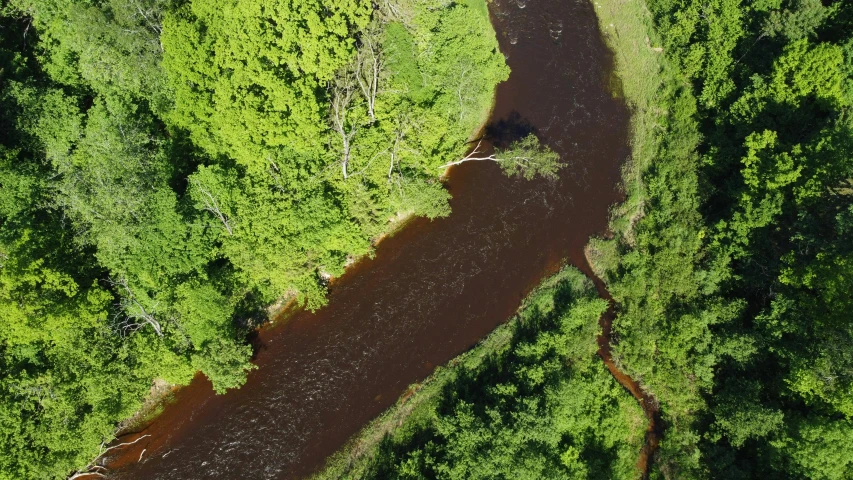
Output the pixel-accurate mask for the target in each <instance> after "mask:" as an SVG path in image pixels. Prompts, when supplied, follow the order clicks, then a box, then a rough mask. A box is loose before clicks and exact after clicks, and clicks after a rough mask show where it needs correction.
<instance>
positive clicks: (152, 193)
mask: <svg viewBox="0 0 853 480" xmlns="http://www.w3.org/2000/svg"><path fill="white" fill-rule="evenodd" d="M3 5H4V6H3V9H2V28H0V82H2V83H0V103H2V109H0V124H2V131H3V135H2V138H0V319H2V320H0V478H27V479H30V478H64V477H67V476H69V475H71V474H73V473H74V472H75V471H82V470H85V469H86V468H87V467H89V466H90V465H91V462H92V460H93V458H95V457H96V456H97V455H99V454H100V453H102V452H103V450H104V448H105V447H104V445H105V444H109V442H110V441H111V440H112V439H113V438H114V432H115V428H116V424H117V423H118V422H119V421H121V420H123V419H125V418H127V417H129V416H131V415H132V414H133V413H134V412H135V411H136V410H137V409H138V408H139V407H140V405H141V403H142V399H143V397H144V396H145V394H146V392H148V390H149V388H150V387H151V384H152V380H153V379H155V378H158V379H162V380H165V381H167V382H169V383H173V384H186V383H188V382H189V381H190V379H191V378H192V376H193V374H194V373H195V372H196V371H201V372H203V373H204V374H205V375H206V376H207V377H208V378H209V379H210V380H211V381H212V383H213V386H214V388H215V389H216V390H217V391H218V392H224V391H225V390H226V389H229V388H235V387H239V386H240V385H241V384H242V383H243V382H244V380H245V376H246V374H247V372H248V371H249V370H251V368H252V365H251V363H250V356H251V348H250V346H249V345H248V344H247V343H246V334H247V333H248V332H249V331H250V329H251V328H253V327H254V326H256V325H257V324H259V323H261V322H262V321H264V320H265V311H264V308H265V307H266V306H267V305H269V304H272V303H274V302H275V301H277V300H278V299H280V298H294V299H296V300H297V301H298V302H300V303H301V304H303V305H305V306H306V307H307V308H317V307H319V306H321V305H323V303H324V301H325V284H326V283H327V279H328V277H329V276H336V275H339V274H340V273H341V272H342V271H343V269H344V267H345V265H346V264H347V262H348V261H349V260H351V259H352V258H355V257H358V256H362V255H369V254H370V252H371V250H372V243H371V242H372V240H373V239H375V238H377V237H378V236H380V235H381V234H382V233H383V232H386V231H388V230H389V229H390V228H391V227H392V226H393V225H392V223H391V221H390V220H391V219H395V218H400V217H402V216H406V215H419V216H426V217H430V218H435V217H440V216H444V215H447V214H448V213H449V207H448V198H449V194H448V193H447V191H446V190H445V189H444V188H443V187H442V185H441V182H440V181H439V175H440V172H441V170H440V169H439V167H440V166H441V165H444V164H445V163H447V162H448V161H449V160H453V159H455V158H460V157H461V156H462V155H464V153H465V150H466V149H467V146H466V143H467V140H468V137H469V136H470V135H472V133H473V132H475V131H476V130H477V128H478V126H479V125H481V124H482V122H483V121H484V120H485V118H486V117H487V115H488V113H489V110H490V107H491V102H492V96H493V92H494V88H495V85H496V84H497V83H499V82H500V81H502V80H503V79H505V78H506V77H507V74H508V69H507V67H506V65H505V62H504V59H503V56H502V55H501V53H500V52H499V51H498V47H497V41H496V38H495V33H494V31H493V29H492V26H491V24H490V22H489V18H488V11H487V9H486V5H485V3H484V2H483V1H482V0H468V1H464V2H445V1H439V0H435V1H433V0H426V1H422V0H419V1H408V0H400V1H383V2H378V4H374V3H372V2H369V1H365V0H345V1H339V0H334V1H331V0H299V1H290V0H270V1H263V2H257V1H243V0H235V1H230V2H226V3H224V4H223V3H222V2H218V1H212V0H191V1H178V2H171V1H168V2H167V1H164V0H104V1H86V0H80V1H78V0H13V1H11V2H9V3H8V4H7V3H6V2H4V4H3ZM534 153H535V152H534Z"/></svg>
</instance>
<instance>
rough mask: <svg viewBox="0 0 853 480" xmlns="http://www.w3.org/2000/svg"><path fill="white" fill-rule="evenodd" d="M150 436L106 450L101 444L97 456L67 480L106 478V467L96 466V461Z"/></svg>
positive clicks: (143, 436)
mask: <svg viewBox="0 0 853 480" xmlns="http://www.w3.org/2000/svg"><path fill="white" fill-rule="evenodd" d="M150 436H151V435H148V434H146V435H142V436H141V437H139V438H137V439H136V440H134V441H132V442H124V443H119V444H118V445H113V446H112V447H108V448H104V447H105V443H104V442H101V446H100V448H99V449H98V455H97V456H96V457H95V458H93V459H92V461H91V462H89V464H88V465H86V466H85V467H83V468H81V469H80V470H78V471H76V472H74V474H72V475H71V476H70V477H68V479H67V480H76V479H78V478H82V477H88V476H95V477H101V478H106V474H105V473H104V472H106V471H107V467H104V466H103V465H98V464H97V462H98V460H99V459H100V458H101V457H103V456H104V454H105V453H107V452H109V451H110V450H113V449H116V448H121V447H126V446H128V445H133V444H134V443H136V442H138V441H140V440H142V439H143V438H147V437H150ZM143 452H145V450H143ZM139 459H140V460H141V459H142V455H140V456H139Z"/></svg>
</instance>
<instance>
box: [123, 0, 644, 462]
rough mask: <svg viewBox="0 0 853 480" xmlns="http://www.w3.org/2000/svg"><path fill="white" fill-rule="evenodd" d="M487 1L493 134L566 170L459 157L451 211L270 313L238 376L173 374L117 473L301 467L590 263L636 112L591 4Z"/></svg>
mask: <svg viewBox="0 0 853 480" xmlns="http://www.w3.org/2000/svg"><path fill="white" fill-rule="evenodd" d="M490 9H491V13H492V21H493V23H494V25H495V29H496V30H497V32H498V38H499V41H500V46H501V51H502V52H503V53H504V55H505V56H506V58H507V62H508V64H509V65H510V67H511V69H512V74H511V76H510V78H509V80H508V81H507V82H505V83H503V84H501V85H500V86H499V87H498V91H497V98H496V105H495V109H494V112H493V114H492V118H491V123H490V125H489V127H488V128H487V132H488V133H489V137H490V138H491V139H492V140H494V141H495V142H497V143H506V142H509V141H512V140H513V139H515V138H518V137H520V136H522V135H524V134H525V133H527V132H529V131H531V130H533V131H535V132H536V133H537V134H538V135H539V137H540V138H541V139H542V140H543V141H544V142H546V143H547V144H548V145H550V146H551V147H552V148H553V149H554V150H556V151H557V152H559V153H560V154H561V155H562V158H563V161H564V162H566V163H567V164H568V167H567V168H566V169H564V170H563V172H562V173H561V178H560V180H558V181H546V180H534V181H524V180H519V179H508V178H506V177H505V176H504V175H503V174H502V173H501V171H500V168H499V167H498V166H497V165H495V164H493V163H491V162H469V163H465V164H462V165H460V166H458V167H454V168H452V169H451V171H450V173H449V176H448V179H447V188H448V189H449V191H450V192H451V194H452V195H453V200H452V201H451V206H452V208H453V213H452V214H451V215H450V216H449V217H448V218H444V219H439V220H435V221H429V220H426V219H416V220H414V221H412V222H411V223H410V224H409V225H407V226H406V227H405V228H404V229H402V230H401V231H400V232H398V233H397V234H395V235H394V236H392V237H390V238H387V239H385V240H384V241H382V242H381V243H380V244H379V246H378V248H377V252H376V253H377V254H376V256H375V258H373V259H365V260H363V261H361V262H360V263H358V264H356V265H354V266H353V267H351V268H350V269H349V270H348V271H347V272H346V273H345V274H344V275H343V276H342V277H341V278H339V279H336V280H335V281H334V282H333V283H332V285H331V288H330V293H329V304H328V306H326V307H325V308H323V309H321V310H319V311H317V312H315V313H309V312H299V313H296V314H295V315H294V316H293V317H292V318H290V319H289V320H288V321H287V322H286V323H284V324H283V325H280V326H277V327H272V328H266V329H263V330H262V331H261V332H260V333H259V335H258V338H257V346H258V351H257V354H256V358H255V363H256V364H257V366H258V369H257V370H255V371H253V372H252V373H250V374H249V377H248V380H247V382H246V384H245V385H244V386H243V387H242V388H240V389H239V390H235V391H231V392H229V393H228V394H226V395H214V394H213V392H212V390H211V387H210V384H209V383H208V382H207V381H206V380H205V379H204V378H203V377H197V378H196V379H195V380H194V381H193V382H192V384H191V385H190V386H188V387H186V388H184V389H182V390H180V391H179V392H178V393H177V396H176V397H177V398H176V401H175V403H173V404H171V405H169V406H168V407H167V408H166V409H165V411H164V412H163V414H162V415H160V416H159V417H158V418H157V419H156V420H155V421H154V422H153V423H152V424H151V425H150V426H148V427H147V428H146V429H145V430H144V431H142V432H141V433H139V434H136V435H134V436H129V437H126V438H123V439H122V440H123V441H132V440H133V439H134V438H138V437H139V436H141V435H149V436H147V437H145V438H142V439H141V440H140V441H138V442H136V443H134V444H133V445H130V446H127V447H123V448H122V449H116V451H115V452H116V453H115V454H114V456H113V457H112V458H110V459H108V460H109V462H108V465H109V466H110V468H111V470H112V471H113V475H114V476H115V477H116V478H128V479H130V478H136V479H158V478H159V479H203V478H217V479H223V478H258V479H261V478H271V479H277V478H298V477H302V476H305V475H308V474H310V473H311V472H313V471H315V470H316V469H318V468H319V467H321V466H322V464H323V462H324V460H325V458H326V457H327V456H328V455H330V454H332V453H334V452H335V451H336V450H337V449H338V448H340V447H341V446H342V445H343V444H344V443H345V442H346V440H347V439H348V438H349V437H350V436H351V435H353V434H355V433H357V432H358V431H359V429H360V428H361V427H363V426H364V425H365V424H366V423H367V422H369V421H370V420H371V419H372V418H374V417H376V416H377V415H378V414H380V413H381V412H382V411H383V410H385V409H386V408H388V407H389V406H391V405H392V404H393V403H394V402H395V401H396V400H397V398H398V397H399V396H400V395H401V394H403V393H404V392H405V391H406V389H407V387H408V386H409V385H410V384H412V383H415V382H418V381H420V380H422V379H424V378H425V377H426V376H427V375H428V374H429V373H430V372H431V371H432V369H433V368H434V366H435V365H441V364H443V363H446V362H447V361H448V360H450V359H451V358H453V357H454V356H456V355H458V354H459V353H461V352H463V351H465V350H466V349H468V348H470V347H471V346H473V345H474V344H475V343H476V342H477V341H479V339H481V338H482V337H484V336H485V335H487V334H488V333H489V332H491V331H492V330H493V329H494V328H495V327H496V326H497V325H499V324H500V323H502V322H504V321H505V320H507V319H508V318H509V317H510V316H511V315H512V314H513V313H514V312H515V311H516V309H517V308H518V306H519V304H520V302H521V300H522V299H523V298H524V296H525V295H526V294H527V293H528V292H529V291H530V290H531V289H532V288H533V287H534V286H535V285H536V284H537V283H538V282H539V281H540V280H541V279H542V278H543V277H544V276H546V275H548V274H550V273H554V272H555V271H556V270H557V269H558V268H559V266H560V265H561V263H562V262H563V261H565V260H568V261H570V262H571V263H572V264H574V265H576V266H578V267H580V268H581V269H582V270H584V271H585V272H586V273H588V274H590V275H591V272H590V271H589V268H588V267H587V264H586V260H585V259H584V254H583V248H584V245H585V244H586V242H587V240H588V238H589V237H590V235H593V234H596V233H601V232H604V231H605V229H606V226H607V219H608V207H609V206H610V205H612V204H613V203H615V202H617V201H618V200H619V199H620V195H619V192H618V190H617V187H616V186H617V184H618V182H619V179H620V166H621V164H622V163H623V161H624V160H625V159H626V158H627V157H628V155H629V148H628V145H627V135H628V120H629V112H628V111H627V109H626V107H625V106H624V104H623V103H622V102H621V101H619V100H617V99H614V98H613V97H612V96H611V94H610V93H609V91H608V88H607V85H608V78H609V75H610V71H611V57H610V54H609V52H608V50H607V48H606V47H605V44H604V42H603V40H602V39H601V34H600V32H599V29H598V23H597V20H596V17H595V13H594V11H593V9H592V6H591V4H590V3H589V2H588V1H586V0H581V1H575V0H569V1H566V0H538V1H537V0H494V1H493V3H492V4H491V5H490ZM605 326H606V325H605ZM605 343H606V342H605ZM605 353H607V358H605V359H609V348H608V349H606V352H605ZM610 364H611V365H612V361H610ZM613 368H614V371H617V372H618V370H615V367H613ZM626 378H627V377H626ZM628 380H629V381H630V379H628ZM629 385H630V382H629ZM629 385H626V386H629ZM629 389H630V387H629ZM638 391H639V390H638Z"/></svg>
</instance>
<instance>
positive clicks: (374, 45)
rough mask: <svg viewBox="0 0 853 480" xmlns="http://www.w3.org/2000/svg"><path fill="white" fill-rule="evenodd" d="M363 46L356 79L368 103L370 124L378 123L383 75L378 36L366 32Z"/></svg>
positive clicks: (356, 68) (359, 53)
mask: <svg viewBox="0 0 853 480" xmlns="http://www.w3.org/2000/svg"><path fill="white" fill-rule="evenodd" d="M361 41H362V43H363V45H362V47H361V48H360V49H359V50H358V53H357V54H356V59H355V62H356V64H355V69H354V70H355V78H356V81H357V82H358V86H359V88H360V89H361V93H362V94H363V95H364V99H365V101H367V113H368V114H369V115H370V123H371V124H372V123H373V122H375V121H376V94H377V93H378V91H379V76H380V74H381V73H382V67H383V62H382V55H381V52H380V50H379V42H378V41H377V39H376V34H375V33H374V32H372V31H370V30H368V31H366V32H365V33H364V35H363V37H362V39H361Z"/></svg>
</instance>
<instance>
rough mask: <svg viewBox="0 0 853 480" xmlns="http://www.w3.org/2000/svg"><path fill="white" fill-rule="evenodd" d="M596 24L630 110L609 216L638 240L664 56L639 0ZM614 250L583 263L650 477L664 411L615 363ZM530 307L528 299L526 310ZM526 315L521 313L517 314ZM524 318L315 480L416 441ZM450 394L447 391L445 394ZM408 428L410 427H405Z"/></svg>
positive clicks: (379, 422)
mask: <svg viewBox="0 0 853 480" xmlns="http://www.w3.org/2000/svg"><path fill="white" fill-rule="evenodd" d="M593 3H594V6H595V12H596V14H597V18H598V22H599V25H600V28H601V31H602V32H603V35H604V38H605V39H606V42H607V44H608V46H609V47H610V49H611V51H612V52H613V53H614V56H615V62H614V68H613V71H612V76H611V77H610V89H611V92H612V93H613V94H614V96H616V97H618V98H622V99H624V101H626V102H627V103H628V105H629V106H630V108H631V113H632V116H631V140H630V142H631V148H632V150H631V157H630V159H629V161H627V162H626V163H625V165H624V166H623V168H622V183H621V185H622V189H623V191H624V192H625V194H626V197H625V199H624V201H622V202H620V203H618V204H615V205H614V206H613V209H612V211H611V215H610V223H609V225H610V230H611V231H618V232H619V234H620V235H621V236H622V238H627V239H629V241H630V239H631V238H632V233H631V231H632V229H633V228H634V226H635V225H636V223H637V222H638V221H639V219H640V218H642V216H643V215H644V206H645V200H644V194H645V189H646V186H645V185H644V184H643V173H644V172H645V171H646V170H647V169H648V168H649V166H650V164H651V161H652V159H653V158H654V155H655V152H656V151H657V149H658V148H659V140H658V139H657V137H656V136H655V134H654V130H655V129H656V128H658V127H659V121H658V119H659V116H660V115H661V110H660V106H659V104H658V103H657V102H656V101H655V96H656V94H657V93H658V91H659V89H660V88H662V84H663V80H662V79H661V78H660V71H661V70H662V69H663V68H664V66H663V64H662V55H661V54H662V49H661V48H659V47H656V46H655V45H653V44H652V42H651V40H650V37H649V36H650V35H652V34H653V30H652V27H651V18H650V14H649V12H648V11H647V9H645V7H644V4H643V3H642V2H639V1H632V2H626V1H622V0H613V1H598V2H593ZM605 245H606V248H612V247H613V245H614V244H613V243H610V244H607V243H605V242H604V240H603V239H602V238H600V237H595V238H592V239H591V240H590V242H589V244H587V246H586V248H585V249H584V253H585V259H586V261H587V262H588V264H589V266H590V267H591V269H592V272H593V273H594V276H593V277H592V278H594V280H595V285H596V288H597V290H598V293H599V295H600V296H601V297H602V298H604V299H606V300H607V301H608V305H609V307H608V309H607V311H606V312H604V314H603V315H602V316H601V318H600V320H599V325H600V327H601V333H600V334H599V335H598V337H597V343H598V347H599V348H598V352H597V354H598V355H599V356H600V357H601V361H602V362H603V363H604V365H605V366H606V367H607V369H608V370H609V371H610V373H611V375H612V376H613V378H614V379H615V380H616V381H617V382H619V384H620V385H622V387H624V388H625V390H626V391H627V392H630V394H631V395H632V396H633V397H634V398H635V400H637V401H638V404H639V405H641V406H642V409H643V413H644V416H645V418H646V422H647V426H646V428H645V432H644V434H643V437H644V438H643V441H642V442H641V443H642V448H638V458H637V463H636V467H637V472H638V476H641V477H643V478H647V477H648V475H649V472H650V468H651V466H652V463H653V457H654V454H655V452H656V451H657V448H658V446H659V443H660V440H661V437H662V434H663V422H662V420H661V417H660V411H659V408H660V407H659V404H658V402H657V400H656V399H655V398H654V396H653V395H652V394H651V393H650V392H648V391H647V390H645V389H644V387H643V386H642V385H641V384H640V383H639V382H637V381H635V380H634V379H632V378H631V377H629V376H628V375H627V374H626V373H624V371H623V370H622V368H624V367H621V366H620V365H619V359H618V358H614V356H613V352H612V349H611V340H612V322H613V318H614V317H615V315H616V305H615V303H614V300H613V298H612V297H611V296H610V294H609V292H608V291H607V289H606V286H605V285H604V282H603V281H601V280H599V278H605V277H604V275H605V273H606V270H605V269H604V267H603V263H604V262H606V261H607V260H608V258H606V257H605V255H608V254H609V255H610V256H611V258H612V255H613V254H614V252H612V251H603V249H602V247H603V246H605ZM552 280H553V278H552V279H548V280H545V281H544V282H543V284H542V285H540V286H539V287H537V290H536V291H534V293H532V294H531V297H535V296H536V295H537V292H541V290H543V289H544V290H547V288H548V284H549V282H551V281H552ZM526 307H527V300H526V301H525V303H524V304H523V305H522V307H520V311H522V312H523V310H524V309H525V308H526ZM519 315H520V314H519ZM518 318H519V317H518V316H514V317H513V318H512V319H510V320H509V321H508V322H507V323H506V324H504V325H501V326H499V327H498V328H497V329H495V331H494V332H492V333H491V334H490V335H489V336H488V337H486V338H485V339H483V341H482V342H480V343H479V344H478V345H477V346H476V347H474V348H472V349H471V350H469V351H468V352H465V353H463V354H462V355H460V356H458V357H456V358H454V359H453V360H452V361H451V362H450V363H449V364H447V365H445V366H442V367H439V368H437V369H436V371H435V372H434V373H433V374H432V375H430V377H428V378H427V379H426V380H425V381H423V382H421V383H418V384H414V385H412V386H410V387H409V389H408V390H407V392H406V393H405V394H404V395H403V396H401V397H400V399H399V400H398V401H397V403H396V405H394V406H393V407H392V408H390V409H388V410H387V411H386V412H384V413H383V414H382V415H381V416H380V417H378V418H376V419H375V420H373V421H372V422H371V423H370V424H369V425H368V426H366V427H365V428H364V429H363V430H362V431H361V432H360V433H359V434H358V435H355V436H354V437H353V438H352V439H351V440H350V441H349V442H348V443H347V445H346V446H344V447H343V448H342V449H341V450H340V451H338V452H337V453H336V454H335V455H333V456H332V457H330V459H329V460H328V463H327V465H326V467H325V468H324V469H323V470H322V471H321V472H319V473H318V474H316V475H315V476H314V477H313V478H315V479H316V480H324V479H331V478H360V477H361V476H363V475H365V472H368V471H369V469H370V468H371V466H372V464H373V463H374V462H376V461H377V457H378V456H379V455H381V452H380V449H381V446H382V444H383V442H386V443H387V442H389V441H391V442H394V441H401V440H399V439H400V437H405V436H406V435H410V433H407V432H406V430H411V429H412V428H413V427H412V426H411V425H410V424H413V425H418V424H423V423H424V422H428V421H429V420H428V418H429V417H430V416H434V415H436V413H435V410H436V408H437V405H436V404H437V403H438V402H439V401H440V400H441V396H442V394H443V389H445V388H446V387H447V386H448V385H449V384H451V383H452V382H453V381H454V379H455V378H456V377H457V376H458V375H461V374H464V373H461V372H465V371H475V370H477V369H478V368H481V365H482V362H483V361H484V359H485V358H487V357H488V356H491V355H497V354H499V353H500V352H501V351H503V350H504V349H506V348H507V347H508V345H509V343H510V341H511V337H512V333H511V332H512V331H513V330H514V328H515V327H516V322H517V321H518ZM444 393H445V394H446V392H444ZM404 425H407V426H404Z"/></svg>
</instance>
